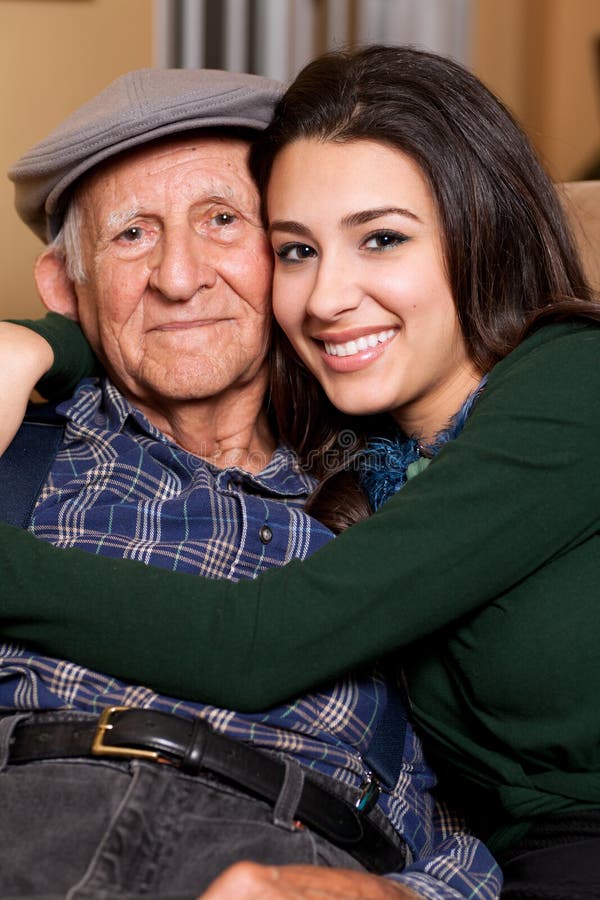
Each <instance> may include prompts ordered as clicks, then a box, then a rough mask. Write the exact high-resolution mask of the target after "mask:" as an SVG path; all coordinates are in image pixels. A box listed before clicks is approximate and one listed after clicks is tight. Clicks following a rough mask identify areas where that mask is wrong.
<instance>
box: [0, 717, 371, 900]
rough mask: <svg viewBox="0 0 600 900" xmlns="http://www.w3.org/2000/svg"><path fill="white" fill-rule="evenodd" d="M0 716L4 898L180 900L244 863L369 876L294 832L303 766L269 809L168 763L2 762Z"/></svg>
mask: <svg viewBox="0 0 600 900" xmlns="http://www.w3.org/2000/svg"><path fill="white" fill-rule="evenodd" d="M16 719H17V717H14V718H13V717H4V718H0V897H2V898H3V900H11V898H17V897H18V898H24V897H30V898H34V897H35V898H37V900H59V898H65V900H66V898H69V900H84V898H85V900H91V898H93V900H116V898H121V900H125V898H127V900H132V898H134V897H141V896H143V897H144V898H146V900H159V898H160V900H184V898H185V900H187V898H193V897H197V896H198V895H199V894H200V893H202V891H203V890H205V889H206V888H207V886H208V885H209V884H210V883H211V881H213V880H214V879H215V878H216V876H217V875H219V873H220V872H222V871H223V870H224V869H225V868H227V866H229V865H231V864H232V863H234V862H237V861H240V860H243V859H246V860H254V861H256V862H262V863H269V864H284V863H305V864H310V865H324V866H339V867H343V868H352V869H357V870H359V871H364V869H363V868H362V866H361V865H360V864H359V863H358V862H356V860H354V859H353V858H352V857H351V856H349V855H348V854H347V853H346V852H345V851H343V850H340V849H339V848H337V847H335V846H334V845H332V844H330V843H329V842H328V841H326V840H325V839H323V838H321V837H320V836H319V835H316V834H314V833H313V832H311V831H310V830H309V829H306V828H304V827H302V826H300V827H298V826H297V825H295V824H294V820H293V811H294V808H295V800H294V798H295V794H296V791H297V787H298V783H299V780H301V779H302V777H303V776H302V770H301V769H300V767H299V766H298V765H297V764H296V763H294V762H292V763H291V767H290V769H289V770H288V773H289V775H290V777H289V779H288V780H287V783H286V785H284V787H283V788H282V791H281V794H280V797H279V800H278V802H277V804H276V806H275V808H274V809H273V808H271V807H270V806H269V805H268V804H266V803H263V802H261V801H259V800H255V799H253V798H251V797H249V796H246V795H245V794H243V793H242V792H240V791H237V790H236V789H234V788H231V787H229V786H227V785H225V784H223V783H220V782H219V781H217V780H213V779H211V778H210V777H204V776H196V777H192V776H188V775H184V774H182V773H180V772H179V771H178V770H177V769H174V768H172V767H170V766H166V765H159V764H156V763H152V762H150V763H146V762H142V761H139V760H134V761H131V762H110V761H109V762H107V761H96V760H92V759H81V760H79V759H78V760H68V761H67V760H65V761H53V762H50V761H48V762H46V761H42V762H34V763H27V764H25V765H8V766H6V765H5V760H6V748H7V745H8V737H9V734H10V731H11V727H12V725H13V723H14V722H15V721H16Z"/></svg>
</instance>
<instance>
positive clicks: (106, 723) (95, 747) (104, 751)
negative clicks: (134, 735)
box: [92, 706, 160, 761]
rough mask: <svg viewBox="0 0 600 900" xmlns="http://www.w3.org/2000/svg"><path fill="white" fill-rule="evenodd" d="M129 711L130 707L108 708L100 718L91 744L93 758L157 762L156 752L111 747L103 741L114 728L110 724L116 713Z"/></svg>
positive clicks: (157, 754) (134, 748)
mask: <svg viewBox="0 0 600 900" xmlns="http://www.w3.org/2000/svg"><path fill="white" fill-rule="evenodd" d="M128 709H131V707H130V706H108V707H107V708H106V709H105V710H104V711H103V712H102V715H101V716H100V720H99V722H98V727H97V728H96V733H95V735H94V740H93V742H92V755H93V756H127V757H129V758H130V759H131V758H133V759H153V760H155V761H156V760H159V758H160V754H159V753H157V752H156V750H140V749H138V748H137V747H113V746H112V745H111V744H109V743H107V742H106V740H105V737H106V732H107V731H110V730H111V728H113V727H114V726H113V725H112V724H111V721H110V719H111V717H112V716H113V714H114V713H116V712H124V711H125V710H128Z"/></svg>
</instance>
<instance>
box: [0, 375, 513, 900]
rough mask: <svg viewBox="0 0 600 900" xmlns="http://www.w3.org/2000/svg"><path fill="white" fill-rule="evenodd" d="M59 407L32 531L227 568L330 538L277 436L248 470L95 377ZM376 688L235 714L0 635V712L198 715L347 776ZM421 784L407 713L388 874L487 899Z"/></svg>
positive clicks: (225, 573) (430, 889)
mask: <svg viewBox="0 0 600 900" xmlns="http://www.w3.org/2000/svg"><path fill="white" fill-rule="evenodd" d="M59 409H60V411H61V412H62V413H63V414H64V415H65V416H66V417H67V420H68V425H67V430H66V434H65V439H64V443H63V447H62V449H61V450H60V451H59V453H58V455H57V457H56V460H55V462H54V464H53V466H52V469H51V472H50V476H49V478H48V480H47V482H46V484H45V486H44V489H43V491H42V493H41V495H40V498H39V500H38V503H37V505H36V509H35V515H34V518H33V520H32V525H31V530H32V531H33V533H34V534H35V535H37V536H38V537H40V538H42V539H44V540H47V541H49V542H51V543H53V544H56V545H58V546H61V547H72V546H79V547H82V548H84V549H86V550H88V551H90V552H95V553H101V554H103V555H107V556H114V557H128V558H131V559H138V560H142V561H143V562H145V563H148V564H150V563H151V564H153V565H159V566H162V567H164V568H170V569H173V570H178V571H186V572H195V573H197V574H200V575H207V576H209V577H214V578H232V579H239V578H248V577H254V576H255V575H257V574H258V573H259V572H260V571H262V570H263V569H265V568H267V567H270V566H274V565H284V564H285V563H286V562H288V561H289V560H290V559H291V558H293V557H298V558H301V559H302V558H304V557H306V556H307V555H308V554H309V553H311V552H313V551H314V550H316V549H318V547H320V546H322V545H323V544H324V543H325V542H326V541H328V540H329V539H330V538H331V533H330V532H329V531H328V530H327V529H326V528H325V527H324V526H322V525H320V524H319V523H318V522H316V521H315V520H314V519H311V518H310V517H309V516H307V515H306V514H305V513H303V512H302V506H303V504H304V502H305V500H306V496H307V495H308V493H309V491H310V490H311V488H312V486H313V483H312V481H311V480H310V478H309V477H308V476H307V475H306V474H305V473H303V472H301V471H299V469H298V468H297V465H296V460H295V457H294V456H293V454H291V453H290V452H289V451H287V450H286V449H284V448H279V449H278V450H277V451H276V453H275V454H274V455H273V457H272V459H271V461H270V463H269V464H268V466H267V467H266V468H265V469H263V471H262V472H260V473H259V474H258V475H251V474H249V473H247V472H244V471H242V470H241V469H236V468H230V469H217V468H215V467H213V466H211V465H210V464H209V463H207V462H206V461H204V460H202V459H201V458H199V457H196V456H193V455H192V454H190V453H188V452H187V451H185V450H183V449H182V448H180V447H178V446H177V445H175V444H173V443H172V442H170V441H169V440H168V439H167V438H166V437H165V436H164V435H163V434H162V433H161V432H159V431H158V430H157V429H156V428H154V427H153V426H152V425H151V424H150V422H148V420H147V419H146V418H145V417H144V416H143V415H142V414H141V413H140V412H139V411H138V410H136V409H135V408H134V407H132V406H131V405H130V404H129V403H128V401H126V400H125V398H124V397H123V396H122V395H121V394H120V393H119V392H118V391H117V390H116V389H115V388H114V386H113V385H111V384H110V383H108V382H103V383H102V385H101V387H99V386H96V385H95V384H94V383H92V382H84V383H83V384H82V385H81V386H80V388H79V390H78V391H77V392H76V394H75V397H74V399H73V400H72V401H69V402H68V403H65V404H63V405H62V406H61V407H60V408H59ZM125 602H126V598H125ZM174 653H176V648H174ZM388 687H389V686H388V685H387V684H386V682H385V680H384V679H383V678H382V677H381V675H379V674H378V673H377V672H376V671H373V672H370V673H366V674H363V675H361V677H360V678H355V677H347V678H346V679H344V680H343V681H339V682H338V683H336V684H334V685H332V686H330V687H328V688H327V689H326V690H323V691H322V692H319V693H314V694H310V695H307V696H305V697H302V698H300V699H298V700H296V701H295V702H294V703H291V704H289V705H286V706H281V707H278V708H276V709H272V710H269V711H268V712H263V713H257V714H252V715H248V714H244V715H241V714H239V713H236V712H233V711H232V710H222V709H216V708H214V707H211V706H203V705H199V704H193V703H187V702H185V701H182V700H177V699H174V698H169V697H164V696H160V695H158V694H156V693H154V692H153V691H151V690H150V689H148V688H146V687H142V686H137V685H129V684H123V683H121V682H119V681H117V680H116V679H114V678H110V677H108V676H105V675H101V674H99V673H96V672H92V671H90V670H87V669H84V668H82V667H80V666H76V665H74V664H72V663H68V662H65V661H58V660H53V659H49V658H46V657H42V656H39V655H34V654H31V653H29V652H28V651H26V650H25V649H23V648H20V647H15V646H11V645H4V646H1V645H0V708H2V709H4V710H14V709H16V710H24V709H25V710H41V709H46V710H47V709H61V708H62V709H64V708H73V709H78V710H81V711H85V712H93V713H97V712H99V711H100V710H101V709H102V708H103V707H105V706H109V705H123V706H142V707H146V708H153V709H159V710H163V711H168V712H173V713H177V714H178V715H182V716H186V717H192V716H197V715H200V716H202V717H204V718H206V719H207V720H208V721H209V722H210V723H211V724H212V725H213V727H214V728H215V729H216V730H218V731H220V732H222V733H225V734H228V735H230V736H232V737H235V738H237V739H239V740H243V741H246V742H248V743H251V744H254V745H255V746H257V747H261V748H265V749H270V750H276V751H280V752H285V753H288V754H290V755H292V756H294V757H295V758H296V759H297V760H298V761H299V762H301V763H302V764H303V765H305V766H306V767H308V768H313V769H315V770H318V771H320V772H322V773H325V774H327V775H329V776H330V777H332V778H335V779H338V780H340V781H342V782H344V783H345V784H350V785H353V786H355V787H359V786H360V784H361V782H362V780H363V778H364V776H365V775H366V765H365V763H364V761H363V754H364V753H365V752H366V751H367V749H368V747H369V744H370V741H371V738H372V736H373V734H374V731H375V729H376V727H377V724H378V722H379V721H380V719H381V715H382V713H383V710H384V709H385V705H386V699H387V691H388ZM434 784H435V779H434V777H433V774H432V772H431V771H430V770H429V768H428V767H427V765H426V764H425V762H424V760H423V755H422V751H421V745H420V742H419V741H418V739H417V737H416V736H415V734H414V731H413V730H412V728H411V726H410V723H409V725H408V728H407V735H406V742H405V748H404V758H403V761H402V765H401V769H400V776H399V779H398V782H397V784H396V786H395V787H394V789H393V790H390V791H384V792H382V795H381V797H380V801H379V804H380V806H381V808H382V810H383V811H384V813H385V814H386V816H387V817H388V818H389V820H390V821H391V822H392V824H393V825H394V827H395V828H396V829H397V830H398V832H399V833H401V834H402V837H403V838H404V840H405V841H406V843H407V846H408V848H409V850H410V854H411V856H412V860H413V861H412V863H411V864H410V865H409V866H408V867H407V868H406V869H405V870H404V871H403V872H402V873H401V874H398V875H393V874H392V875H390V877H392V878H394V880H396V881H399V882H401V883H402V884H405V885H407V886H410V887H411V888H413V889H414V890H415V891H417V892H418V893H420V894H421V895H422V896H423V897H428V898H429V897H431V898H433V897H435V898H447V900H450V898H461V897H477V898H485V900H492V898H495V897H497V896H498V893H499V886H500V876H499V871H498V869H497V867H496V865H495V863H494V861H493V859H492V858H491V856H490V855H489V854H488V852H487V850H486V849H485V848H484V847H483V845H482V844H481V843H480V842H479V841H477V840H476V839H475V838H473V837H472V836H470V835H469V834H468V833H466V832H465V831H464V830H463V828H462V825H461V823H460V821H459V820H457V819H456V818H454V817H452V816H451V815H449V814H448V813H447V811H445V810H444V809H443V808H442V807H441V806H439V805H438V806H436V805H435V804H434V801H433V799H432V797H431V793H430V791H431V788H432V787H433V786H434Z"/></svg>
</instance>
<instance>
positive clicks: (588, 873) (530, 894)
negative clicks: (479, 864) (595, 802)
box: [500, 810, 600, 900]
mask: <svg viewBox="0 0 600 900" xmlns="http://www.w3.org/2000/svg"><path fill="white" fill-rule="evenodd" d="M500 862H501V865H502V871H503V872H504V890H503V891H502V900H598V898H600V811H597V810H591V811H589V812H573V813H565V814H561V815H553V816H547V817H545V818H543V819H541V820H540V821H539V822H538V823H537V824H536V825H534V827H533V828H532V829H531V830H530V831H529V832H528V833H527V834H526V835H525V837H524V838H523V839H522V840H521V841H519V843H518V844H517V845H516V846H515V847H513V848H511V852H510V854H509V855H508V856H507V857H505V858H504V859H501V860H500Z"/></svg>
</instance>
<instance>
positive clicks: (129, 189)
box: [76, 136, 272, 408]
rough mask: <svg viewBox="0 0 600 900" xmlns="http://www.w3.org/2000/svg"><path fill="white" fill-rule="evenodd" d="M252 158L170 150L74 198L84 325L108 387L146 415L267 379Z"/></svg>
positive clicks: (192, 146) (128, 162)
mask: <svg viewBox="0 0 600 900" xmlns="http://www.w3.org/2000/svg"><path fill="white" fill-rule="evenodd" d="M247 154H248V144H247V143H246V142H245V141H241V140H233V139H229V138H218V137H212V136H211V137H199V138H190V139H180V140H174V141H171V142H168V143H164V144H161V145H159V146H154V147H146V148H144V149H142V150H140V151H137V152H135V153H132V154H131V155H128V156H126V157H123V158H121V159H119V160H117V161H115V162H114V163H112V164H109V165H107V166H106V167H103V168H102V169H100V170H98V171H97V172H96V173H94V174H93V175H92V176H91V177H90V178H89V180H88V181H87V182H86V183H85V184H84V186H83V187H82V189H81V192H80V195H79V202H80V205H81V211H82V221H83V227H82V234H81V242H82V252H83V263H84V267H85V271H86V274H87V279H86V281H85V282H84V283H83V284H78V285H76V293H77V298H78V313H79V318H80V321H81V324H82V327H83V329H84V331H85V334H86V335H87V337H88V339H89V341H90V343H91V344H92V346H93V348H94V350H95V351H96V353H97V354H98V356H99V357H100V359H101V360H102V361H103V362H104V364H105V366H106V369H107V371H108V373H109V375H110V377H111V379H112V380H113V381H114V382H115V384H117V386H118V387H119V388H120V389H121V390H122V391H123V392H124V393H125V394H126V395H127V396H128V397H130V399H132V400H134V401H135V402H137V403H139V404H140V405H142V406H149V407H150V408H152V407H159V406H161V405H162V404H163V403H167V404H168V403H169V402H170V401H182V400H183V401H185V400H199V399H206V398H210V397H216V396H219V395H220V394H221V393H222V392H225V391H228V390H230V389H233V390H234V391H235V390H236V389H238V388H240V389H242V391H243V390H244V389H245V387H246V386H247V385H249V384H251V383H252V382H255V380H256V379H257V377H258V376H260V378H261V379H264V377H265V369H266V366H265V355H266V350H267V345H268V340H269V326H270V318H271V307H270V288H271V269H272V265H271V253H270V249H269V247H268V244H267V241H266V239H265V235H264V233H263V229H262V226H261V221H260V215H259V198H258V194H257V191H256V188H255V186H254V184H253V182H252V180H251V177H250V175H249V172H248V168H247V163H246V159H247Z"/></svg>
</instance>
